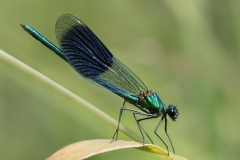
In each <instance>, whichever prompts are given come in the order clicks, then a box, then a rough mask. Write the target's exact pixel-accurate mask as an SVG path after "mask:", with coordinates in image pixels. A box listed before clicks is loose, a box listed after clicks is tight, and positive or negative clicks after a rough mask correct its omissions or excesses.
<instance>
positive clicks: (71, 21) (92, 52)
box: [21, 14, 178, 153]
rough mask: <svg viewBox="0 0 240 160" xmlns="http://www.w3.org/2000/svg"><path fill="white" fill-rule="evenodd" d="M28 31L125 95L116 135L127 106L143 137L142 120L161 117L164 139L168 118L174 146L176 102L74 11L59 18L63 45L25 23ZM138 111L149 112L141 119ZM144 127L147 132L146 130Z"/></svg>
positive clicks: (92, 79)
mask: <svg viewBox="0 0 240 160" xmlns="http://www.w3.org/2000/svg"><path fill="white" fill-rule="evenodd" d="M21 26H22V27H23V28H24V29H25V31H27V32H28V33H29V34H30V35H32V36H33V37H34V38H35V39H37V40H39V41H40V42H41V43H43V44H44V45H45V46H46V47H48V48H49V49H51V50H52V51H54V52H55V53H56V54H57V55H58V56H60V57H61V58H62V59H63V60H65V61H66V62H68V63H69V64H70V65H71V66H72V67H73V68H74V69H75V70H76V71H77V72H78V73H79V74H80V75H81V76H82V77H84V78H85V79H86V80H88V81H90V82H92V83H93V84H95V85H97V86H100V87H103V88H106V89H108V90H110V91H112V92H113V93H115V94H117V95H119V96H120V97H122V98H123V99H124V102H123V105H122V107H121V109H120V114H119V120H118V127H117V129H116V131H115V133H114V135H113V139H115V140H117V139H118V130H119V123H120V120H121V117H122V113H123V111H124V110H127V111H131V112H133V116H134V118H135V120H136V122H137V125H138V128H139V130H140V133H141V135H142V138H143V144H144V135H143V132H144V133H145V134H146V135H147V137H148V138H149V139H150V141H151V142H152V143H153V141H152V140H151V138H150V137H149V136H148V134H147V133H146V131H145V130H144V129H143V127H142V126H141V124H140V121H143V120H147V119H153V118H158V117H160V121H159V123H158V124H157V126H156V128H155V130H154V133H155V134H156V135H157V136H158V137H159V139H160V140H161V141H162V142H163V143H164V145H165V146H166V148H167V150H168V146H167V144H166V143H165V142H164V141H163V139H162V138H161V137H160V136H159V135H158V133H157V130H158V128H159V126H160V124H161V123H162V121H163V120H164V121H165V133H166V135H167V137H168V139H169V141H170V143H171V146H172V149H173V152H174V153H175V151H174V147H173V145H172V142H171V139H170V137H169V135H168V133H167V115H168V116H169V117H170V118H171V119H172V120H173V121H175V120H176V119H177V118H178V110H177V109H176V107H175V106H174V105H169V106H168V107H166V106H165V105H164V104H163V103H162V101H161V99H160V97H159V96H158V95H157V93H155V92H153V91H151V90H149V89H148V88H147V87H146V86H145V84H144V83H143V82H142V81H141V80H140V79H139V78H138V77H137V75H135V74H134V73H133V72H132V71H131V70H130V69H129V68H128V67H127V66H125V65H124V64H123V63H122V62H121V61H119V60H118V59H116V58H115V57H114V56H113V55H112V53H111V52H110V51H109V50H108V49H107V47H106V46H105V45H104V44H103V43H102V42H101V41H100V40H99V39H98V37H97V36H96V35H95V34H94V33H93V32H92V31H91V30H90V29H89V28H88V27H87V25H86V24H84V23H83V22H82V21H81V20H79V19H78V18H76V17H74V16H72V15H70V14H63V15H61V16H60V17H59V18H58V20H57V22H56V28H55V32H56V36H57V40H58V43H59V46H60V48H61V49H59V48H58V47H56V46H55V45H54V44H52V43H51V42H50V41H48V40H47V39H46V38H44V37H43V36H42V35H41V34H40V33H38V32H37V31H36V30H34V29H33V28H32V27H30V26H27V25H21ZM125 102H128V103H130V104H132V105H134V106H136V107H137V108H138V109H139V110H134V109H130V108H125ZM136 115H143V116H146V117H145V118H141V119H137V117H136ZM142 131H143V132H142Z"/></svg>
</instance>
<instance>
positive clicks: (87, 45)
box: [56, 14, 148, 97]
mask: <svg viewBox="0 0 240 160" xmlns="http://www.w3.org/2000/svg"><path fill="white" fill-rule="evenodd" d="M56 35H57V39H58V43H59V45H60V47H61V49H62V50H63V53H64V54H65V55H66V57H67V59H68V62H69V63H70V64H71V66H72V67H73V68H74V69H75V70H76V71H77V72H78V73H79V74H80V75H81V76H83V77H84V78H86V79H87V80H89V81H90V82H92V83H94V84H95V85H98V86H102V87H104V88H107V89H109V90H111V91H112V92H114V93H116V94H118V95H120V96H121V97H125V96H126V95H129V94H130V95H135V96H138V95H139V94H140V93H143V92H146V91H147V90H148V89H147V87H146V86H145V85H144V83H143V82H142V81H141V80H140V79H139V78H138V77H137V76H136V75H135V74H134V73H133V72H132V71H131V70H130V69H129V68H127V67H126V66H125V65H124V64H123V63H121V62H120V61H119V60H117V59H116V58H114V56H113V55H112V53H111V52H110V51H109V50H108V49H107V47H105V45H104V44H103V43H102V42H101V41H100V40H99V39H98V37H97V36H96V35H95V34H94V33H93V32H92V31H91V30H90V29H89V28H88V27H87V26H86V25H85V24H84V23H83V22H82V21H80V20H79V19H78V18H76V17H74V16H72V15H70V14H64V15H62V16H60V17H59V18H58V20H57V23H56Z"/></svg>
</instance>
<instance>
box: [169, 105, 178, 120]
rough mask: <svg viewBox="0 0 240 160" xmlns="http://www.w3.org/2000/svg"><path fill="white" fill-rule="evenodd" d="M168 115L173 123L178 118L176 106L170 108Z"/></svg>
mask: <svg viewBox="0 0 240 160" xmlns="http://www.w3.org/2000/svg"><path fill="white" fill-rule="evenodd" d="M167 114H168V116H169V117H170V118H171V119H172V120H173V121H175V120H176V119H177V118H178V110H177V108H176V107H175V106H174V105H169V106H168V109H167Z"/></svg>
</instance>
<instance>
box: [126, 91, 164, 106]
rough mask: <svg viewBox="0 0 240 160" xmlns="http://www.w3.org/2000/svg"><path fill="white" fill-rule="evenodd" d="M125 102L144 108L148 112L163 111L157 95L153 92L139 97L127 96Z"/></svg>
mask: <svg viewBox="0 0 240 160" xmlns="http://www.w3.org/2000/svg"><path fill="white" fill-rule="evenodd" d="M125 100H127V101H128V102H130V103H132V104H134V105H137V106H139V107H141V108H145V109H148V110H162V109H165V107H164V105H163V103H162V101H161V100H160V98H159V97H158V95H157V94H156V93H154V92H151V93H150V94H149V93H146V94H141V95H140V96H139V97H135V96H130V95H129V96H127V97H125Z"/></svg>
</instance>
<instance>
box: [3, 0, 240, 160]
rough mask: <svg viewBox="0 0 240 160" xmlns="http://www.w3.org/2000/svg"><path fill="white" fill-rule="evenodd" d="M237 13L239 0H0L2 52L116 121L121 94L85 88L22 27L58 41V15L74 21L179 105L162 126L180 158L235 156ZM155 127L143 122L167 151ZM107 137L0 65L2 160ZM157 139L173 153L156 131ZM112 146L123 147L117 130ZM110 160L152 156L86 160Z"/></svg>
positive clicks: (53, 94)
mask: <svg viewBox="0 0 240 160" xmlns="http://www.w3.org/2000/svg"><path fill="white" fill-rule="evenodd" d="M239 6H240V1H238V0H229V1H224V0H208V1H206V0H178V1H176V0H152V1H144V0H132V1H128V0H121V1H104V0H98V1H93V0H75V1H73V0H69V1H64V2H63V1H62V2H60V1H57V0H51V1H49V0H48V1H47V0H41V1H29V0H21V1H7V0H1V1H0V19H1V25H0V49H2V50H4V51H6V52H8V53H9V54H11V55H12V56H14V57H16V58H18V59H19V60H21V61H23V62H24V63H26V64H28V65H29V66H31V67H33V68H34V69H36V70H38V71H40V72H41V73H43V74H45V75H46V76H48V77H50V78H51V79H53V80H54V81H56V82H57V83H59V84H61V85H62V86H64V87H66V88H68V89H69V90H70V91H73V92H74V93H76V94H77V95H79V96H80V97H82V98H84V99H85V100H87V101H89V102H90V103H92V104H94V105H96V106H97V107H98V108H99V109H101V110H103V111H104V112H106V113H107V114H109V115H111V116H112V117H114V118H115V119H117V118H118V114H119V109H120V107H121V105H122V102H123V100H122V99H121V98H120V97H118V96H116V95H114V94H113V93H111V92H109V91H107V90H104V89H101V88H99V87H96V86H94V85H92V84H90V83H88V82H87V81H85V80H84V79H83V78H82V77H80V76H79V75H78V74H77V73H76V72H75V71H74V70H73V69H72V68H71V67H70V66H69V65H68V64H67V63H65V62H64V61H63V60H62V59H60V58H59V57H58V56H56V55H55V54H54V53H53V52H51V51H50V50H49V49H47V48H46V47H44V46H43V45H42V44H40V43H39V42H38V41H36V40H35V39H33V38H32V37H31V36H30V35H28V34H27V33H26V32H24V31H23V29H22V28H21V27H20V25H19V24H21V23H22V24H27V25H31V26H32V27H34V28H35V29H36V30H38V31H39V32H40V33H41V34H43V35H44V36H45V37H47V38H48V39H49V40H51V41H52V42H53V43H55V44H57V41H56V37H55V29H54V27H55V22H56V20H57V18H58V16H60V15H61V14H63V13H70V14H73V15H75V16H76V17H78V18H79V19H81V20H82V21H84V22H85V23H86V24H87V25H88V26H89V27H90V28H91V29H92V30H93V31H94V32H95V34H96V35H97V36H98V37H99V38H100V39H101V40H102V41H103V42H104V44H105V45H106V46H108V48H109V49H110V50H111V52H112V53H113V54H114V55H115V56H116V57H117V58H118V59H120V60H121V61H122V62H123V63H124V64H126V65H127V66H128V67H129V68H131V69H132V70H133V71H134V72H135V73H136V74H137V75H138V76H139V77H140V78H141V79H142V80H143V81H144V82H145V84H146V85H147V86H148V88H149V89H152V90H154V91H155V92H157V93H158V94H159V95H160V97H161V98H162V100H163V101H164V103H165V104H166V105H168V104H175V105H177V106H178V109H179V112H180V115H179V119H178V120H177V121H176V122H172V121H171V120H170V119H169V123H168V131H169V134H170V137H171V139H172V141H173V144H174V146H175V150H176V153H177V154H178V155H181V156H183V157H186V158H188V159H195V160H202V159H208V160H217V159H218V160H225V159H239V158H240V152H239V149H240V127H239V115H240V114H239V113H240V107H239V104H240V103H239V99H240V84H239V82H240V63H239V62H240V10H239ZM128 106H129V107H130V106H131V105H129V104H128ZM158 121H159V120H152V121H146V122H144V123H142V124H143V126H144V127H145V129H146V130H147V131H148V133H149V134H150V135H151V137H152V138H153V140H154V142H155V143H156V144H157V145H159V146H161V147H163V148H164V145H163V144H162V143H161V142H160V140H159V139H158V138H156V136H155V135H154V133H153V130H154V128H155V126H156V125H157V123H158ZM122 123H123V124H125V125H126V126H127V127H129V128H132V130H134V131H135V132H136V133H138V134H139V131H138V128H137V126H136V123H135V121H134V119H133V117H132V114H131V113H127V112H125V113H124V115H123V118H122ZM114 131H115V128H114V127H112V126H110V125H109V124H107V123H105V122H104V121H103V120H101V119H100V118H98V117H96V116H95V115H93V114H92V113H90V112H89V111H87V110H86V109H84V108H83V107H81V106H79V105H78V104H76V103H75V102H73V101H72V100H70V99H69V98H68V97H66V96H64V95H62V94H61V93H59V92H58V91H56V90H55V89H53V88H51V87H49V86H47V85H46V84H44V83H42V82H41V81H39V80H37V79H35V78H33V77H32V76H30V75H28V74H26V73H24V72H22V71H21V70H19V69H18V68H15V67H13V66H12V65H10V64H8V63H6V62H5V61H3V60H1V59H0V157H1V159H6V160H8V159H9V160H10V159H24V160H30V159H31V160H32V159H45V158H47V157H48V156H50V155H51V154H53V153H54V152H55V151H57V150H58V149H60V148H62V147H64V146H66V145H68V144H71V143H74V142H78V141H82V140H87V139H111V138H112V136H113V133H114ZM159 133H160V134H161V135H163V138H164V140H165V141H166V142H167V143H168V145H169V147H170V144H169V142H168V140H167V139H166V136H165V134H164V127H163V126H161V127H160V129H159ZM119 139H123V140H129V138H128V137H126V136H125V135H123V134H122V133H120V135H119ZM113 158H114V159H115V160H120V159H124V158H125V159H132V158H134V159H139V160H141V159H158V157H157V156H155V155H152V154H149V153H145V152H141V151H138V150H135V149H128V150H120V151H114V152H111V153H106V154H102V155H97V156H95V157H92V158H90V159H98V160H99V159H113Z"/></svg>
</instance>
